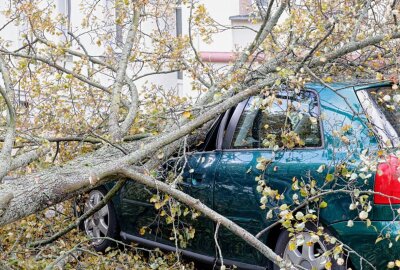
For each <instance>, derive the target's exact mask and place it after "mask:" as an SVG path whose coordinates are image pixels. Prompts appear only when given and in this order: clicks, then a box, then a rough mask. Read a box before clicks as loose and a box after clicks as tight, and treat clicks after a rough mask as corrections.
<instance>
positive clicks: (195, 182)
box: [179, 178, 211, 189]
mask: <svg viewBox="0 0 400 270" xmlns="http://www.w3.org/2000/svg"><path fill="white" fill-rule="evenodd" d="M202 182H203V179H202V178H199V179H195V178H186V179H185V180H183V181H182V182H180V183H179V185H180V186H183V187H186V188H195V189H206V188H210V187H211V185H210V184H202Z"/></svg>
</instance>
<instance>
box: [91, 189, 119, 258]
mask: <svg viewBox="0 0 400 270" xmlns="http://www.w3.org/2000/svg"><path fill="white" fill-rule="evenodd" d="M106 194H107V190H106V189H105V188H103V187H99V188H96V189H93V190H91V191H90V192H89V195H88V197H87V198H86V200H85V205H84V212H85V213H86V212H87V211H89V210H90V209H92V208H93V207H95V206H96V205H97V204H98V203H99V202H100V201H101V199H103V198H104V196H105V195H106ZM118 228H119V227H118V222H117V215H116V212H115V208H114V205H113V203H112V202H108V203H107V204H106V205H105V206H104V207H103V208H101V209H100V210H99V211H98V212H96V213H95V214H93V215H92V216H91V217H88V218H87V219H86V220H85V221H84V222H83V229H84V232H85V233H86V235H87V236H88V237H89V238H94V240H93V241H92V243H91V244H92V246H93V247H94V249H95V250H96V251H99V252H104V251H105V250H106V249H107V248H108V247H113V246H115V241H113V240H112V239H117V237H118V232H119V229H118ZM103 237H107V238H111V239H104V238H103Z"/></svg>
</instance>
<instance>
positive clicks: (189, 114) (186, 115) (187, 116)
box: [182, 111, 192, 119]
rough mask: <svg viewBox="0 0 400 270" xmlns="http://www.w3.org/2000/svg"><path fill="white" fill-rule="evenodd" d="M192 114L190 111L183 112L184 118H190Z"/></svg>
mask: <svg viewBox="0 0 400 270" xmlns="http://www.w3.org/2000/svg"><path fill="white" fill-rule="evenodd" d="M191 115H192V114H191V113H190V112H188V111H185V112H183V114H182V116H183V117H184V118H186V119H187V118H189V117H190V116H191Z"/></svg>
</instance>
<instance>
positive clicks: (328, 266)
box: [325, 262, 332, 270]
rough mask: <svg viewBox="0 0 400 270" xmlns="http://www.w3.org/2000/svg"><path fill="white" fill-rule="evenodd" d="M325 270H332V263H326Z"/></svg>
mask: <svg viewBox="0 0 400 270" xmlns="http://www.w3.org/2000/svg"><path fill="white" fill-rule="evenodd" d="M325 268H326V269H328V270H330V269H331V268H332V263H331V262H327V263H326V264H325Z"/></svg>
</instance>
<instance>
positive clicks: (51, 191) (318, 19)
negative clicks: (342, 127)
mask: <svg viewBox="0 0 400 270" xmlns="http://www.w3.org/2000/svg"><path fill="white" fill-rule="evenodd" d="M39 2H40V1H39ZM117 2H118V1H117ZM158 4H160V3H158ZM185 4H187V6H188V9H189V10H190V18H189V19H190V22H189V26H190V27H193V28H195V29H197V31H199V32H201V31H204V32H203V33H205V35H206V37H205V38H207V36H208V35H210V36H211V35H212V31H211V30H210V17H209V15H208V13H207V12H206V11H204V10H203V8H204V7H203V6H202V5H198V4H197V3H195V2H191V1H190V2H188V3H185ZM342 4H343V5H345V6H346V7H347V8H349V3H347V2H346V1H343V3H342ZM15 5H16V6H13V8H15V10H16V11H17V12H16V14H17V15H16V16H17V17H18V16H20V18H19V19H21V18H23V17H24V16H28V17H30V18H31V20H30V21H29V34H30V35H31V36H32V37H33V38H32V39H27V41H26V44H24V45H23V46H22V47H21V48H17V49H15V50H10V49H8V48H7V47H6V46H2V47H1V48H0V52H1V55H0V58H1V62H0V64H1V72H2V77H3V81H4V87H1V89H2V91H1V94H2V96H3V98H4V100H5V104H6V108H7V116H6V118H5V120H6V125H5V126H6V132H5V134H4V136H3V141H4V142H3V145H2V152H1V159H0V161H1V162H2V165H1V168H2V170H3V171H2V172H0V174H1V175H2V176H4V175H6V174H7V173H10V172H11V173H12V172H13V171H14V170H16V169H18V168H19V167H24V166H26V165H28V164H30V163H31V162H32V161H34V160H37V159H40V158H43V156H44V155H46V154H47V153H48V152H49V151H50V149H51V147H50V146H51V143H54V142H55V143H57V147H58V146H59V143H60V142H62V141H63V139H62V138H65V137H66V136H67V135H71V134H62V135H65V136H63V137H60V138H59V139H57V137H55V138H52V137H49V136H44V135H47V134H35V133H34V132H33V133H32V134H28V135H26V132H27V131H29V130H31V129H32V126H30V124H31V123H30V122H29V121H28V122H29V125H27V126H25V124H27V123H28V122H27V123H25V124H21V123H18V121H17V120H18V117H21V116H20V115H21V114H16V111H18V110H19V108H16V106H14V105H13V104H12V101H11V100H12V99H13V98H14V96H15V92H14V88H15V87H16V86H17V85H19V86H22V87H32V89H36V88H37V87H39V88H41V87H43V89H45V88H46V87H48V85H47V84H46V83H45V82H41V81H40V80H39V79H38V78H37V76H41V75H43V74H42V73H44V74H47V75H49V74H51V73H58V74H61V77H62V76H64V77H62V78H60V79H59V80H60V84H58V85H56V86H57V87H60V88H62V87H64V86H65V84H67V83H68V84H69V85H73V86H74V87H76V89H74V91H76V92H77V93H80V94H81V95H82V93H83V94H84V95H87V96H91V95H92V96H94V97H95V98H93V100H98V103H99V104H96V105H95V106H96V110H97V112H99V114H101V113H100V112H101V110H102V109H104V108H107V109H105V111H106V113H103V115H104V117H105V119H97V118H96V120H93V122H95V123H96V125H93V126H94V127H93V126H90V125H88V126H85V127H83V128H81V129H79V130H78V131H79V132H78V133H79V134H72V135H75V136H76V137H78V138H81V141H85V140H88V139H87V138H86V136H85V135H88V134H91V135H93V134H97V133H98V132H101V135H99V136H98V138H97V139H96V140H94V141H92V143H98V142H102V143H103V144H104V146H102V147H101V148H100V149H98V150H95V151H93V152H91V153H89V154H86V155H82V156H79V157H77V158H75V159H73V160H72V161H70V162H67V163H62V164H58V165H52V166H51V167H50V168H48V169H41V170H38V171H37V172H34V173H27V174H25V175H23V176H17V177H14V178H13V179H11V180H7V179H5V180H3V182H2V183H1V185H0V226H1V225H5V224H8V223H11V222H14V221H16V220H19V219H21V218H24V217H26V216H28V215H31V214H34V213H36V212H38V211H40V210H43V209H45V208H47V207H49V206H51V205H54V204H57V203H59V202H62V201H64V200H66V199H68V198H72V197H74V196H76V195H77V194H81V193H83V192H85V191H88V190H90V189H92V188H93V187H95V186H98V185H102V184H104V183H106V182H108V181H113V180H116V179H117V178H118V176H120V175H121V174H122V175H123V176H125V177H126V176H128V177H129V178H132V179H133V180H137V181H139V182H140V183H142V184H145V185H149V186H154V185H155V183H156V182H154V180H152V179H151V178H149V176H148V174H149V173H150V172H151V171H152V170H155V169H157V168H158V166H159V164H160V163H161V162H162V161H163V160H164V159H165V158H168V157H169V156H170V155H172V154H174V153H176V151H177V149H178V148H179V147H181V145H182V138H183V137H185V136H191V137H194V138H196V134H193V133H194V132H196V130H198V129H199V128H201V127H202V126H203V125H204V124H205V123H207V122H209V121H210V120H212V119H215V118H216V117H217V116H218V115H219V114H221V113H223V112H225V111H226V110H227V109H229V108H231V107H233V106H235V105H236V104H238V103H239V102H240V101H242V100H244V99H246V98H247V97H249V96H252V95H255V94H258V93H260V92H262V91H264V92H268V93H269V94H271V93H273V92H274V91H275V90H279V89H280V87H281V85H282V84H284V85H288V86H290V87H293V88H301V87H303V86H304V83H305V82H306V81H307V80H309V77H310V76H309V74H308V73H306V72H304V67H305V68H306V70H309V69H312V70H313V71H314V72H315V73H316V74H325V73H327V74H328V75H329V76H325V75H323V76H321V77H322V78H321V80H325V81H328V82H329V81H331V80H332V78H331V76H334V73H336V74H337V73H338V72H339V74H346V72H347V73H349V74H353V73H354V72H360V70H361V69H363V70H362V71H361V72H364V73H363V74H364V75H365V73H367V75H368V76H371V74H373V75H376V74H378V75H379V76H381V74H382V71H381V70H380V69H379V67H378V68H377V70H373V69H372V68H370V66H373V65H371V64H370V63H371V62H373V61H375V60H376V59H378V60H379V61H380V60H381V59H382V58H383V57H384V56H385V54H387V53H388V51H390V50H391V49H392V48H396V47H397V46H398V43H397V41H396V40H397V39H398V38H400V33H399V32H398V31H397V26H396V25H397V19H396V18H397V17H396V16H397V15H396V14H395V13H393V14H392V16H389V17H385V16H387V15H385V14H384V15H382V16H383V17H385V18H386V23H381V22H378V21H375V22H374V20H373V19H370V20H368V19H365V18H366V17H365V16H366V15H365V14H366V13H368V10H373V9H374V8H376V7H374V6H367V5H366V8H364V7H363V8H361V7H360V6H355V7H353V9H350V11H346V12H344V11H343V12H344V14H347V15H348V14H351V13H356V14H359V16H356V17H354V16H352V17H351V16H349V17H348V18H346V20H347V21H345V19H343V18H336V17H335V16H336V13H337V12H336V13H335V11H338V10H339V11H340V10H341V9H340V7H333V6H332V7H330V8H331V10H330V9H328V8H326V7H325V8H322V7H319V6H317V5H313V4H307V3H302V4H299V3H293V2H292V1H289V0H283V1H270V2H269V5H268V8H267V9H265V8H260V9H255V12H256V13H257V14H258V15H259V20H260V25H259V30H258V31H257V33H256V35H255V38H254V40H253V41H252V42H251V43H250V44H249V45H248V46H247V47H246V48H245V49H244V50H243V52H241V53H240V54H239V56H238V57H237V58H236V59H235V60H234V63H232V64H231V65H230V66H229V67H228V68H227V69H226V70H224V71H223V72H222V74H221V72H220V71H219V70H218V69H217V68H213V67H212V66H210V65H208V64H207V63H204V62H203V61H202V60H201V57H200V55H199V52H197V49H196V48H195V46H194V45H193V44H194V43H193V35H192V32H191V31H192V30H193V29H192V30H191V29H189V34H188V36H187V37H186V38H183V37H181V36H177V37H171V36H170V35H169V34H168V33H169V29H168V27H165V29H161V30H160V29H158V33H156V34H151V35H150V34H149V33H145V32H142V30H140V27H139V25H140V24H144V23H146V20H150V18H152V16H156V17H157V18H160V17H162V16H166V17H168V16H170V15H171V14H170V13H169V12H165V14H161V15H160V14H159V13H157V12H158V11H157V10H156V9H155V6H154V4H149V3H147V2H146V1H138V2H135V3H128V4H126V3H125V4H124V3H122V1H121V3H119V4H118V5H120V6H118V8H120V9H121V10H122V11H121V14H120V16H121V20H123V22H124V25H126V26H127V27H128V31H127V33H126V38H125V42H123V45H122V46H121V53H119V52H117V51H115V52H113V53H111V55H109V54H107V53H106V54H105V57H104V58H105V59H106V60H104V58H101V57H96V56H95V55H96V54H95V53H94V52H90V51H88V50H87V49H86V47H85V45H83V44H82V43H81V41H80V39H79V38H78V37H77V36H76V35H75V34H73V33H72V32H71V33H67V35H70V36H71V39H72V40H74V41H75V43H76V46H77V47H78V48H79V49H76V48H74V47H73V46H71V44H70V43H68V42H66V43H61V44H55V43H53V42H52V41H51V39H49V38H48V37H47V36H46V35H48V33H47V31H48V29H46V28H43V22H44V21H46V20H50V21H52V19H51V15H50V14H47V13H46V12H45V11H43V10H41V9H40V8H39V5H38V4H37V3H36V4H32V3H31V4H29V5H28V4H27V3H24V1H21V3H17V4H15ZM308 5H309V6H308ZM326 5H328V6H329V1H327V3H326ZM390 6H391V7H392V10H395V9H396V8H397V4H396V3H395V4H394V5H390ZM165 7H166V8H171V6H170V5H169V4H165ZM289 7H290V9H289ZM305 7H307V8H309V9H308V10H307V8H305ZM91 8H95V7H94V6H91ZM88 9H90V8H89V7H88ZM149 10H150V13H146V12H147V11H149ZM156 11H157V12H156ZM313 11H314V12H316V14H317V15H315V18H314V19H313V20H310V21H309V22H308V21H307V20H306V19H304V18H303V16H304V14H307V12H310V13H313ZM151 12H154V13H153V14H152V13H151ZM49 13H51V12H49ZM155 14H156V15H155ZM282 14H287V15H289V18H288V19H287V20H286V21H285V23H279V21H280V20H285V19H284V18H283V15H282ZM327 17H328V19H327ZM341 19H343V20H344V21H343V22H342V21H341ZM12 20H13V19H12V18H10V21H12ZM296 20H299V22H297V21H296ZM363 20H367V23H366V24H363V23H360V22H361V21H363ZM211 21H212V20H211ZM52 22H53V23H54V25H55V24H56V23H55V22H54V21H52ZM302 23H303V24H308V25H309V26H310V27H313V28H311V29H307V27H305V25H303V26H301V24H302ZM346 23H348V24H351V25H353V26H354V29H353V32H352V33H348V32H349V31H348V29H347V28H346V27H348V26H346ZM372 26H374V27H375V28H376V30H375V31H374V32H373V33H372V34H371V35H370V34H368V35H367V33H369V32H370V29H371V27H372ZM314 28H315V29H317V30H315V29H314ZM342 28H343V29H342ZM93 31H94V30H93ZM311 33H312V34H311ZM349 34H351V35H350V36H349ZM149 35H150V38H151V41H152V43H154V46H155V48H154V51H152V52H151V53H149V52H146V51H143V50H144V49H142V47H141V44H140V39H141V38H144V37H145V36H149ZM276 36H279V37H280V38H281V40H279V39H278V40H277V39H276ZM166 39H169V40H166ZM283 40H284V41H283ZM281 43H282V44H281ZM376 46H381V47H380V48H379V49H376ZM82 51H83V52H82ZM260 54H262V55H264V58H265V60H264V61H263V62H261V63H259V64H258V62H257V55H260ZM149 55H150V56H149ZM185 55H190V57H188V58H187V57H184V56H185ZM66 56H73V57H77V58H78V59H79V60H78V61H77V62H76V63H75V65H76V66H75V67H73V68H67V67H65V66H64V65H62V64H60V63H61V62H62V61H63V60H64V58H65V57H66ZM388 61H390V60H388ZM138 63H149V64H148V65H149V68H150V71H148V72H142V70H141V68H139V69H138V71H137V73H135V74H134V75H132V74H129V72H128V70H129V68H132V69H135V67H136V65H137V64H138ZM373 63H374V62H373ZM14 66H17V68H13V70H12V71H11V72H10V70H9V69H11V67H14ZM30 66H34V67H35V70H34V71H33V72H32V70H30ZM330 69H331V70H332V71H330ZM177 70H185V72H188V73H189V74H190V75H191V76H192V77H193V78H194V80H195V82H196V87H197V89H198V90H200V91H201V92H205V93H204V94H203V95H201V96H200V98H199V99H198V100H197V102H196V103H194V105H193V104H185V103H184V102H183V103H182V104H179V106H178V107H179V109H178V110H176V111H174V114H173V115H172V116H171V115H169V114H168V113H169V110H165V111H164V113H163V115H162V116H161V115H159V116H160V117H159V118H158V119H162V117H164V118H167V120H166V121H165V122H164V123H163V124H162V125H160V126H162V127H158V126H157V128H156V132H154V133H158V134H157V135H154V136H151V137H148V138H143V139H140V140H137V141H133V142H129V143H122V142H121V141H122V140H123V137H124V136H126V135H128V134H129V132H130V130H131V128H136V130H135V131H138V130H139V129H140V128H139V127H138V126H140V124H146V121H147V122H151V121H150V120H151V117H148V118H147V119H146V118H144V119H143V120H142V122H140V120H138V121H139V122H137V123H135V119H140V118H141V115H140V114H139V112H140V106H139V104H140V102H139V101H141V100H140V97H139V92H140V91H139V90H138V89H137V88H138V87H137V85H136V83H137V80H139V79H141V78H144V77H147V76H151V75H153V74H166V73H173V72H176V71H177ZM35 72H36V73H38V74H37V75H35V74H34V73H35ZM141 72H142V73H141ZM368 72H369V73H368ZM98 73H104V74H107V75H109V76H110V77H112V82H111V83H109V84H102V83H100V82H99V81H100V80H99V79H98V77H96V76H97V74H98ZM26 74H33V75H32V76H33V77H32V78H31V79H30V80H28V79H27V78H26V76H25V75H26ZM312 74H314V73H312ZM314 75H315V74H314ZM49 76H50V75H49ZM61 82H62V83H61ZM145 87H146V86H145ZM145 87H144V89H140V90H143V91H146V90H148V89H147V88H145ZM32 91H33V90H32ZM43 91H44V90H43ZM71 96H73V95H71ZM155 96H156V95H155ZM46 97H47V96H46ZM104 97H106V98H105V99H106V101H104ZM72 99H73V98H72ZM142 101H143V100H142ZM73 102H74V100H72V103H73ZM146 105H147V106H150V107H151V104H150V105H149V104H146ZM169 105H170V104H169ZM142 106H143V104H142ZM172 107H173V105H170V108H169V109H171V108H172ZM63 109H65V108H63ZM42 110H43V111H44V112H48V110H49V108H42ZM50 110H51V108H50ZM171 110H172V109H171ZM121 111H122V113H121ZM32 113H34V112H32ZM78 115H79V113H77V114H76V116H77V117H78ZM93 115H94V114H93ZM187 115H189V116H187ZM37 117H38V118H40V117H43V115H40V114H38V116H37ZM93 117H94V118H95V116H93ZM96 117H97V116H96ZM149 119H150V120H149ZM79 120H80V121H82V122H84V121H83V120H86V119H79ZM52 121H53V120H52ZM52 121H50V122H49V123H47V125H48V126H46V129H47V131H49V130H50V131H51V129H52V125H54V122H52ZM75 121H76V120H74V119H68V121H67V126H68V125H72V124H73V123H74V122H75ZM16 123H18V124H16ZM33 123H35V122H34V121H33ZM105 123H106V124H105ZM153 125H155V124H153ZM63 128H65V126H61V127H59V128H57V130H55V132H54V133H60V132H61V131H60V130H62V129H63ZM82 130H83V133H84V134H83V135H82V134H81V133H82ZM50 133H51V132H50ZM20 141H23V143H26V147H27V148H29V151H25V152H23V153H22V154H20V155H14V154H12V149H13V148H14V147H16V146H19V145H17V143H20ZM65 141H67V140H66V139H65ZM77 141H79V140H77ZM88 141H89V140H88ZM194 141H195V139H192V140H191V141H190V143H193V142H194ZM32 146H33V149H32ZM57 149H58V148H57ZM160 152H162V153H163V155H162V158H157V157H155V156H157V153H160ZM57 153H58V150H57V152H56V155H57ZM157 185H158V186H159V187H160V186H162V191H164V192H166V193H168V194H171V195H172V196H174V197H175V198H176V199H177V200H180V201H183V202H184V203H186V204H187V205H189V206H192V207H194V208H196V209H197V210H199V211H200V212H202V213H203V214H205V215H206V216H208V217H210V218H212V219H213V220H214V221H216V222H218V223H221V225H223V226H226V227H227V228H228V229H230V230H232V231H233V232H235V233H236V234H237V235H239V236H241V237H242V238H244V239H245V240H246V241H247V242H249V243H250V244H251V245H252V246H253V247H255V248H257V249H258V250H260V251H261V252H262V253H263V254H264V255H266V256H267V257H268V258H269V259H271V260H272V261H274V262H275V263H277V262H279V261H280V259H279V258H278V256H277V255H276V254H274V253H273V252H272V251H271V250H270V249H269V248H268V247H266V246H265V245H264V244H262V243H261V242H259V241H258V240H257V239H256V238H255V237H253V236H252V235H250V234H249V233H247V232H245V231H243V229H241V228H240V227H238V226H237V225H235V224H233V223H232V222H230V221H229V220H227V219H225V218H223V217H222V216H220V215H218V214H217V213H215V212H212V211H211V212H210V209H208V208H207V207H205V206H204V205H202V204H201V203H200V202H199V201H197V200H196V199H194V198H190V197H188V196H187V195H185V194H183V193H182V192H180V191H179V190H176V189H174V188H173V187H170V186H167V185H165V184H162V183H157Z"/></svg>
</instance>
